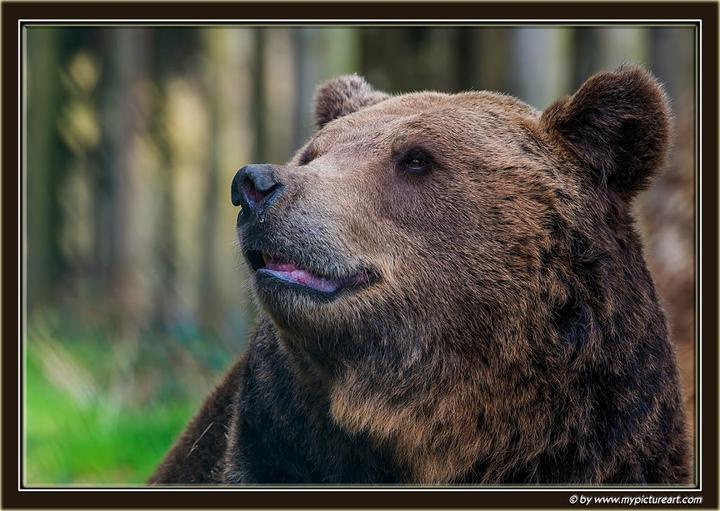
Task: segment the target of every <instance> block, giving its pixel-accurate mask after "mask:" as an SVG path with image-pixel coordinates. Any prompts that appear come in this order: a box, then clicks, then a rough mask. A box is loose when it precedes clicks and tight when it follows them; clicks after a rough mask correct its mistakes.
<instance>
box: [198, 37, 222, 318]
mask: <svg viewBox="0 0 720 511" xmlns="http://www.w3.org/2000/svg"><path fill="white" fill-rule="evenodd" d="M204 36H205V37H204V45H205V53H206V55H207V60H206V66H205V70H204V71H205V72H204V75H205V82H206V85H205V86H206V88H207V89H206V90H207V98H208V103H209V104H208V110H209V117H210V137H209V139H210V143H211V147H210V150H209V154H208V156H209V161H208V169H207V179H206V180H205V181H206V184H207V187H206V189H205V197H204V200H203V209H202V220H201V223H200V226H201V228H200V233H199V238H200V246H201V253H200V258H201V261H200V272H199V289H198V297H199V300H198V304H199V311H198V312H199V319H200V323H201V325H202V326H203V327H204V328H205V329H209V328H211V327H212V326H213V325H217V324H218V320H219V315H220V305H219V303H218V298H219V297H218V294H219V289H218V286H217V281H216V272H215V257H216V253H215V252H216V250H215V248H216V238H217V226H216V223H217V220H216V219H217V214H218V209H219V200H220V197H219V190H218V184H219V175H220V168H219V167H220V161H221V160H222V149H223V147H222V142H221V141H222V133H221V127H222V125H223V124H224V120H225V116H226V114H225V112H226V108H225V99H224V96H223V91H224V90H226V89H227V87H225V83H224V81H225V80H227V76H228V73H226V72H225V65H226V63H227V59H226V53H227V48H226V39H227V38H225V37H223V36H224V34H223V32H222V31H221V30H217V29H206V30H205V33H204Z"/></svg>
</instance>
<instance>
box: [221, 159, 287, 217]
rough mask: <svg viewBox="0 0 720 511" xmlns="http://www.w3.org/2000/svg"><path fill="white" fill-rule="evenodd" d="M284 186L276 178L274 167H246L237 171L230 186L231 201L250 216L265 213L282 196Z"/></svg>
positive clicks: (255, 165)
mask: <svg viewBox="0 0 720 511" xmlns="http://www.w3.org/2000/svg"><path fill="white" fill-rule="evenodd" d="M282 188H283V186H282V184H280V183H279V182H278V181H277V180H276V178H275V169H274V167H273V166H272V165H264V164H252V165H246V166H244V167H243V168H241V169H240V170H238V171H237V174H235V177H234V178H233V181H232V185H231V186H230V199H231V200H232V203H233V205H234V206H242V209H243V211H244V212H245V211H246V212H247V213H248V214H247V215H242V216H243V217H245V218H248V217H249V215H250V214H254V215H260V214H261V213H264V212H265V211H266V210H267V209H268V208H269V207H270V206H272V203H273V202H275V200H276V199H277V198H278V197H279V196H280V195H281V193H282Z"/></svg>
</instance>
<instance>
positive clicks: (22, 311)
mask: <svg viewBox="0 0 720 511" xmlns="http://www.w3.org/2000/svg"><path fill="white" fill-rule="evenodd" d="M42 23H48V24H51V25H53V26H55V25H58V26H62V25H64V24H71V23H77V24H79V25H83V26H84V25H95V24H98V23H103V24H105V23H107V24H109V25H115V24H118V23H132V26H147V25H157V26H160V25H181V24H182V25H193V26H198V27H199V26H203V25H205V24H208V25H210V24H212V25H217V26H223V25H238V26H239V25H242V26H247V25H271V26H277V25H280V24H283V23H286V24H288V25H293V26H296V25H300V24H308V25H316V26H322V25H333V26H337V25H343V26H352V25H353V24H355V23H366V24H370V25H373V24H377V25H384V24H387V23H398V24H400V25H403V26H411V25H420V24H423V23H426V24H431V25H433V26H443V25H463V26H470V25H486V26H491V25H502V24H511V25H518V24H523V23H525V24H528V25H531V26H538V27H550V26H551V25H549V24H550V23H557V24H558V25H562V26H567V25H573V24H576V25H577V26H579V27H588V28H590V27H593V26H597V25H601V24H608V25H619V26H622V25H623V24H625V26H632V25H627V24H629V23H633V24H637V25H652V24H657V25H667V26H668V27H670V26H673V25H678V24H681V23H687V24H693V25H695V24H697V25H698V31H697V32H696V34H695V36H696V44H697V48H698V52H697V54H696V56H697V66H696V70H695V75H696V76H695V78H696V79H697V82H696V84H695V85H696V88H695V90H696V92H697V96H696V102H695V105H694V106H695V107H696V108H697V112H696V116H697V119H698V121H697V136H696V138H695V142H696V143H697V144H698V151H697V153H698V154H697V160H696V164H695V171H696V174H695V183H698V191H699V193H698V196H697V197H696V198H695V200H696V205H697V206H698V215H697V216H698V218H696V219H695V221H696V228H697V229H698V231H697V233H698V234H701V233H702V209H700V206H701V205H702V201H701V198H702V105H703V103H702V66H703V62H702V20H700V19H498V20H483V19H447V20H432V19H417V20H415V19H413V20H407V19H328V20H316V19H174V20H173V19H146V20H137V19H71V18H68V19H19V20H18V22H17V42H18V60H17V70H18V85H17V90H18V113H17V121H18V128H20V125H21V124H20V123H21V121H24V122H23V123H22V126H23V132H22V134H21V135H22V136H21V137H18V147H17V156H18V172H19V173H20V175H21V177H22V178H21V179H18V203H22V205H23V207H22V221H21V222H20V224H19V225H18V301H22V303H21V306H20V307H18V325H22V326H23V327H25V326H26V325H25V318H26V312H27V311H26V307H27V304H26V302H25V301H24V300H22V297H21V294H22V293H21V290H22V289H26V287H27V286H26V284H27V265H25V266H23V265H22V256H21V251H20V247H21V246H23V249H25V250H24V251H25V252H26V249H27V247H26V246H24V243H25V241H26V239H27V237H26V236H22V235H24V234H25V231H24V230H22V226H26V225H27V223H26V220H27V201H22V200H21V199H22V190H23V188H26V184H27V183H26V180H27V176H26V172H25V171H26V169H25V161H26V158H25V154H26V147H24V145H23V141H25V140H26V139H27V137H26V135H27V134H26V131H27V119H26V118H25V116H24V115H23V114H24V113H25V110H26V109H25V108H23V107H24V106H25V98H26V97H27V95H26V94H23V93H24V92H26V91H24V90H23V89H22V85H23V84H24V83H26V80H25V79H24V78H25V76H24V74H25V73H26V72H27V70H26V68H23V67H22V57H23V55H22V48H24V47H25V45H23V44H21V43H22V42H23V39H24V37H25V34H24V33H23V24H42ZM127 26H128V27H129V26H130V25H127ZM21 68H22V70H23V75H21V74H20V72H19V71H20V69H21ZM693 128H695V126H693ZM694 191H695V190H694ZM21 244H23V245H21ZM695 247H696V253H695V258H696V260H695V262H696V263H697V260H698V259H700V263H701V264H699V265H697V272H696V275H695V282H696V286H697V289H696V292H697V293H698V303H697V304H696V308H695V315H696V319H697V321H696V330H697V332H698V335H697V336H696V349H697V351H698V352H699V358H698V353H695V358H696V360H698V366H697V367H696V371H695V373H696V378H697V382H698V385H697V387H698V390H699V395H698V397H697V398H696V400H695V401H696V412H695V414H696V422H697V418H698V411H697V410H699V422H698V423H696V429H698V428H699V433H700V434H699V435H696V438H695V445H696V446H697V449H696V451H695V452H696V456H695V460H694V462H695V467H696V474H697V482H698V487H697V488H686V487H679V486H662V487H643V486H640V487H638V486H613V487H583V486H568V487H552V488H548V487H526V486H507V485H505V486H500V487H494V486H490V487H488V486H482V487H474V486H458V487H451V488H448V487H433V486H430V487H427V486H420V487H413V486H404V487H393V486H391V487H380V488H367V487H344V488H335V487H324V486H317V487H287V486H282V487H275V486H264V487H220V488H210V487H200V488H192V487H184V488H182V487H181V488H153V487H125V486H118V487H107V488H106V487H100V488H96V487H89V488H83V487H77V486H73V487H64V486H58V487H52V488H23V487H22V484H21V482H22V480H23V478H22V474H21V471H20V467H21V466H22V465H21V461H22V458H23V457H24V454H25V435H24V431H21V430H20V417H21V412H22V413H23V414H24V413H25V409H26V407H25V406H23V407H22V410H21V406H20V404H21V402H22V397H23V394H24V393H23V389H24V388H25V381H24V380H23V381H20V374H21V368H22V366H23V365H24V363H25V347H26V345H27V342H26V341H27V340H26V339H25V335H26V332H27V328H23V338H22V339H20V342H21V346H20V349H19V350H18V446H20V445H22V449H18V488H17V489H18V491H19V492H48V491H52V492H55V491H65V492H75V491H79V492H83V491H91V492H96V491H98V492H103V491H113V492H117V491H129V492H138V491H139V492H145V491H151V492H157V491H160V492H162V491H171V492H186V491H191V492H207V491H210V492H215V491H231V492H232V491H235V492H237V491H239V492H247V491H250V492H251V491H280V492H283V491H293V492H297V491H300V492H302V491H314V492H317V491H330V492H343V491H353V492H354V491H363V492H373V491H380V492H384V491H400V492H402V491H450V492H454V491H463V492H464V491H480V492H517V491H520V492H523V491H524V492H558V491H567V492H577V493H588V492H600V493H611V492H627V491H628V490H634V491H638V492H642V493H649V492H667V491H677V492H678V493H685V492H702V449H701V448H700V444H701V440H702V434H703V431H702V428H703V422H702V343H701V342H697V341H698V340H699V339H702V322H701V321H699V319H700V311H701V310H702V258H701V248H702V239H701V236H700V235H697V236H695ZM21 268H23V271H22V272H21V271H20V269H21ZM21 286H22V287H21ZM22 374H23V375H24V374H25V373H24V372H22ZM23 404H24V403H23ZM578 505H579V504H578Z"/></svg>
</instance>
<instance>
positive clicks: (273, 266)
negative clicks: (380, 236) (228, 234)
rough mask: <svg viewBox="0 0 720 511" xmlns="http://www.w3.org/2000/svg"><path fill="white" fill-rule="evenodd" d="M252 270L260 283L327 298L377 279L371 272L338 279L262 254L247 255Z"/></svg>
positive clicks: (251, 252) (357, 273) (280, 257)
mask: <svg viewBox="0 0 720 511" xmlns="http://www.w3.org/2000/svg"><path fill="white" fill-rule="evenodd" d="M246 256H247V260H248V262H249V263H250V267H251V268H252V269H253V271H254V272H255V276H256V278H257V279H258V282H262V281H271V282H274V283H280V284H284V285H286V286H289V287H292V288H295V289H298V290H302V291H311V292H313V293H315V294H319V295H322V296H325V297H330V296H335V295H337V294H339V293H340V292H341V291H345V290H350V289H355V288H359V287H363V286H366V285H368V284H370V283H371V282H372V281H373V280H374V279H373V277H372V275H373V274H372V273H371V272H369V271H359V272H355V273H352V274H349V275H347V276H342V277H336V276H330V275H327V274H323V273H321V272H319V271H317V270H315V269H312V270H311V269H308V268H306V267H303V266H301V265H300V264H298V263H295V262H294V261H292V260H290V259H288V258H285V257H283V256H280V255H275V254H269V253H266V252H260V251H254V250H251V251H248V252H246Z"/></svg>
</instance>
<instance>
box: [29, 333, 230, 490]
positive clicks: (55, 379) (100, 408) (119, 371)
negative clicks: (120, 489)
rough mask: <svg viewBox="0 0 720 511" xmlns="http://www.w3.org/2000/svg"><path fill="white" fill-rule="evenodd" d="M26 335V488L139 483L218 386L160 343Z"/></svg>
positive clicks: (208, 373) (177, 350)
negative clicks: (201, 402) (214, 385)
mask: <svg viewBox="0 0 720 511" xmlns="http://www.w3.org/2000/svg"><path fill="white" fill-rule="evenodd" d="M29 331H30V335H29V336H28V337H29V338H28V343H27V357H26V361H27V364H26V371H25V374H26V385H25V425H26V426H25V434H26V437H25V438H26V456H25V469H26V470H25V477H26V478H25V482H26V484H27V485H28V486H38V485H42V486H54V485H66V484H70V485H106V484H107V485H117V484H123V485H133V484H142V483H143V481H145V480H146V479H147V477H148V476H149V475H150V474H151V473H152V471H153V469H154V467H155V466H156V465H157V463H158V462H159V461H160V459H161V458H162V456H163V454H164V453H165V452H166V451H167V449H168V448H169V447H170V445H171V444H172V442H173V440H174V439H175V437H176V436H177V434H178V433H179V432H180V431H181V430H182V429H183V427H184V426H185V424H186V423H187V421H188V420H189V419H190V417H191V416H192V414H193V413H194V412H195V411H196V410H197V408H198V406H199V404H200V401H201V399H202V398H203V396H204V395H206V393H207V392H208V390H209V388H210V387H211V386H212V384H213V383H214V382H215V381H216V380H217V379H219V374H218V371H217V369H216V368H212V369H207V368H204V367H198V366H197V360H198V358H199V357H196V356H193V354H192V353H191V352H189V351H188V348H187V346H182V345H180V346H178V345H177V343H175V344H173V343H172V342H169V341H168V340H162V339H142V340H141V342H140V343H136V344H135V345H130V347H129V348H125V347H123V345H122V341H117V340H115V341H113V342H114V343H115V344H112V343H109V342H108V341H107V340H104V341H103V340H102V339H98V338H97V337H94V336H85V337H83V336H77V335H76V334H72V335H70V334H64V333H62V332H60V333H58V332H57V331H52V329H47V328H45V329H33V328H30V329H29ZM208 344H210V346H211V347H212V343H208ZM118 346H119V349H118ZM138 346H139V347H138ZM206 349H207V348H206ZM215 365H218V364H215ZM219 365H222V364H219Z"/></svg>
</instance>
